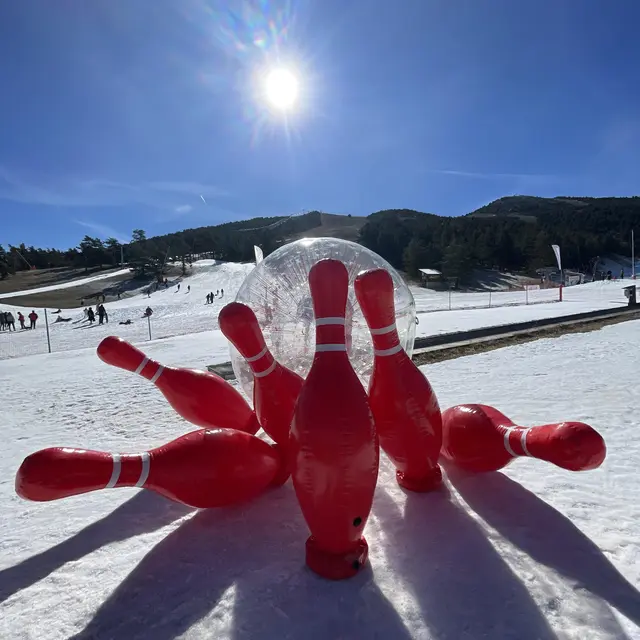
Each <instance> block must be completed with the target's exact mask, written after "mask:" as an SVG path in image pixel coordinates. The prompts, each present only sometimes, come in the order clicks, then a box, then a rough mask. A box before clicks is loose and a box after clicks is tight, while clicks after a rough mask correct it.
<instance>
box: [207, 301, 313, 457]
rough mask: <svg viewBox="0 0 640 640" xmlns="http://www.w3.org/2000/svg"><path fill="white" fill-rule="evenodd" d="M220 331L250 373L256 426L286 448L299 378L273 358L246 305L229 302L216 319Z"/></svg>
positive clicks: (299, 384) (300, 384) (299, 383)
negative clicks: (238, 353) (245, 362)
mask: <svg viewBox="0 0 640 640" xmlns="http://www.w3.org/2000/svg"><path fill="white" fill-rule="evenodd" d="M218 324H219V325H220V330H221V331H222V333H224V335H225V336H226V337H227V339H228V340H229V342H231V343H232V344H233V345H234V346H235V348H236V349H237V350H238V351H239V352H240V354H241V355H242V357H243V358H244V359H245V360H246V361H247V363H248V364H249V366H250V367H251V370H252V371H253V407H254V409H255V412H256V415H257V417H258V422H259V423H260V425H261V426H262V428H263V429H264V430H265V432H266V433H267V434H268V435H269V436H270V437H271V438H272V439H273V440H274V441H275V442H276V443H278V444H279V445H280V446H288V444H289V433H290V429H291V420H292V419H293V410H294V409H295V406H296V401H297V400H298V394H299V393H300V389H301V388H302V382H303V380H302V378H301V377H300V376H299V375H298V374H297V373H294V372H293V371H291V370H290V369H287V367H285V366H283V365H282V364H280V363H279V362H277V361H276V359H275V358H274V357H273V355H272V354H271V352H270V351H269V348H268V347H267V345H266V343H265V341H264V336H263V335H262V331H261V330H260V325H259V324H258V319H257V318H256V316H255V313H253V311H252V310H251V308H250V307H248V306H247V305H246V304H242V303H241V302H231V303H229V304H228V305H226V306H225V307H224V308H223V309H222V311H220V315H219V316H218Z"/></svg>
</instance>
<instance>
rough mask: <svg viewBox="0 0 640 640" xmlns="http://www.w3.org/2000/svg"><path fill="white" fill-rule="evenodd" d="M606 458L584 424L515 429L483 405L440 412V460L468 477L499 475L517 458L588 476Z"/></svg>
mask: <svg viewBox="0 0 640 640" xmlns="http://www.w3.org/2000/svg"><path fill="white" fill-rule="evenodd" d="M606 454H607V449H606V445H605V443H604V440H603V439H602V436H601V435H600V434H599V433H598V432H597V431H596V430H595V429H593V428H592V427H590V426H589V425H588V424H585V423H584V422H559V423H556V424H545V425H541V426H538V427H530V428H525V427H519V426H517V425H516V424H514V423H513V421H512V420H511V419H510V418H507V416H505V415H504V414H503V413H500V411H498V410H497V409H494V408H493V407H489V406H487V405H484V404H461V405H458V406H455V407H451V408H449V409H446V410H445V411H443V412H442V456H443V457H444V458H445V459H447V460H449V461H450V462H453V463H454V464H455V465H456V466H458V467H460V468H462V469H465V470H467V471H475V472H483V471H497V470H498V469H502V468H503V467H505V466H506V465H508V464H509V463H510V462H511V461H512V460H513V459H514V458H516V457H518V456H529V457H531V458H539V459H540V460H546V461H547V462H551V463H552V464H555V465H556V466H558V467H561V468H562V469H567V470H568V471H586V470H589V469H596V468H597V467H599V466H600V465H601V464H602V462H603V461H604V459H605V456H606Z"/></svg>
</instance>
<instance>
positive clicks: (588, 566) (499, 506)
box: [0, 314, 640, 640]
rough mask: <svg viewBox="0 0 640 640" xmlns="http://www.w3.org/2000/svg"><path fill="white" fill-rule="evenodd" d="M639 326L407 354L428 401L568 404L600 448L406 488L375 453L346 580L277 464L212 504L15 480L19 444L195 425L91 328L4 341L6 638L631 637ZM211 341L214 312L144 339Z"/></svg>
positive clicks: (112, 445) (115, 439) (157, 353)
mask: <svg viewBox="0 0 640 640" xmlns="http://www.w3.org/2000/svg"><path fill="white" fill-rule="evenodd" d="M435 315H442V314H434V316H435ZM639 342H640V322H638V321H635V322H626V323H622V324H618V325H613V326H609V327H606V328H604V329H602V330H600V331H595V332H592V333H586V334H572V335H566V336H563V337H561V338H557V339H544V340H538V341H536V342H532V343H528V344H523V345H519V346H514V347H510V348H507V349H501V350H495V351H491V352H487V353H483V354H479V355H475V356H471V357H466V358H460V359H457V360H452V361H447V362H442V363H439V364H435V365H431V366H429V367H425V368H423V370H424V371H425V373H426V374H427V375H428V377H429V379H430V380H431V383H432V385H433V387H434V389H435V391H436V393H437V394H438V397H439V400H440V404H441V406H442V407H443V408H444V407H448V406H451V405H454V404H458V403H463V402H484V403H488V404H492V405H494V406H497V407H498V408H500V409H501V410H502V411H504V412H505V413H506V414H507V415H509V416H510V417H512V418H513V419H515V420H516V421H517V422H519V423H520V424H524V425H529V424H536V423H538V424H541V423H544V422H551V421H560V420H562V419H574V420H583V421H586V422H588V423H590V424H592V425H593V426H594V427H595V428H596V429H598V430H599V431H600V432H601V433H602V434H603V436H604V437H605V439H606V442H607V447H608V457H607V460H606V462H605V464H604V465H603V467H602V468H600V469H598V470H595V471H590V472H584V473H571V472H568V471H563V470H561V469H558V468H556V467H554V466H552V465H550V464H547V463H544V462H541V461H537V460H532V459H518V460H515V461H514V462H513V464H512V465H511V466H509V467H508V468H507V469H506V470H505V471H504V472H501V473H495V474H487V475H481V476H465V475H464V474H462V473H460V472H455V471H453V470H448V479H447V483H446V489H443V490H442V491H438V492H435V493H432V494H424V495H416V494H411V495H409V494H407V493H405V492H404V491H402V490H401V489H400V488H399V487H398V486H397V485H396V483H395V480H394V474H393V469H392V467H391V466H390V464H389V463H388V461H387V460H386V458H384V457H383V458H382V463H381V473H380V478H379V484H378V489H377V492H376V496H375V501H374V508H373V513H372V516H371V518H370V520H369V523H368V525H367V528H366V531H365V534H366V536H367V539H368V541H369V545H370V560H371V561H370V567H369V568H368V569H366V570H365V571H364V572H363V573H362V574H360V575H359V576H358V577H356V578H353V579H351V580H348V581H344V582H340V583H334V582H328V581H324V580H322V579H320V578H318V577H316V576H315V575H313V574H312V573H311V572H310V571H308V570H307V569H306V568H305V566H304V542H305V539H306V537H307V529H306V526H305V523H304V520H303V519H302V516H301V514H300V511H299V508H298V505H297V503H296V500H295V495H294V492H293V490H292V486H291V482H288V483H287V484H286V485H285V486H284V487H282V488H279V489H276V490H272V491H270V492H268V493H266V494H265V495H263V496H262V497H261V498H259V499H257V500H255V501H253V502H251V503H248V504H246V505H242V506H238V507H235V508H229V509H223V510H208V511H194V510H191V509H189V508H187V507H184V506H181V505H178V504H173V503H171V502H169V501H167V500H165V499H163V498H161V497H159V496H156V495H155V494H153V493H151V492H148V491H144V490H136V489H116V490H107V491H100V492H95V493H90V494H85V495H82V496H76V497H72V498H68V499H65V500H61V501H58V502H50V503H30V502H26V501H23V500H21V499H20V498H18V497H17V496H16V495H15V493H14V484H13V478H14V475H15V472H16V470H17V468H18V466H19V465H20V463H21V461H22V460H23V458H24V457H25V456H27V455H28V454H29V453H31V452H33V451H35V450H38V449H40V448H43V447H48V446H72V447H86V448H94V449H102V450H110V451H120V452H137V451H141V450H147V449H149V448H152V447H155V446H157V445H159V444H161V443H163V442H166V441H169V440H171V439H173V438H175V437H177V436H179V435H181V434H183V433H185V432H187V431H190V430H191V429H192V427H191V426H190V425H188V424H187V423H186V422H184V421H183V420H182V419H180V418H179V417H178V416H177V415H176V414H175V413H174V412H173V411H172V410H171V409H170V407H169V406H168V405H167V403H166V402H165V400H164V398H163V397H162V395H161V394H160V392H159V391H158V390H157V389H156V388H155V387H154V386H153V385H151V384H150V383H149V382H148V381H146V380H143V379H142V378H140V377H138V376H135V375H133V374H131V373H127V372H123V371H121V370H118V369H114V368H111V367H108V366H106V365H105V364H103V363H102V362H100V361H99V360H98V358H97V357H96V355H95V353H94V351H93V349H85V350H78V351H74V352H67V353H54V354H53V355H36V356H30V357H25V358H22V359H19V360H18V359H16V360H9V361H5V362H2V363H1V364H0V389H2V405H1V406H2V430H3V437H4V442H5V444H4V446H3V447H2V448H0V503H1V504H2V519H1V522H2V525H1V526H2V535H1V536H0V637H2V638H11V639H12V640H32V639H33V640H43V639H46V640H58V639H60V640H62V639H66V638H77V639H89V638H91V639H103V638H104V639H106V638H114V639H115V638H127V639H128V640H135V639H137V638H153V640H163V639H166V640H169V639H173V638H178V637H179V638H185V639H197V638H216V640H225V639H233V640H240V639H246V640H260V639H265V640H267V639H268V640H271V639H272V638H279V639H287V638H291V639H296V640H297V639H300V638H304V639H305V640H313V639H316V638H317V639H319V640H320V639H322V640H325V639H327V638H331V639H333V638H349V639H352V638H363V639H364V638H367V639H369V638H380V639H385V640H386V639H389V638H393V639H406V640H409V639H413V640H415V639H419V640H422V639H432V638H433V639H436V638H437V639H441V638H442V639H445V638H446V639H452V640H463V639H470V640H473V639H475V638H496V639H498V638H499V639H501V640H502V639H514V640H530V639H531V640H533V639H535V640H547V639H549V640H551V639H552V638H560V639H567V640H568V639H571V640H585V639H586V638H588V639H589V640H604V639H614V638H615V639H620V640H622V639H625V638H629V639H632V640H634V639H640V628H639V625H640V595H639V592H638V588H640V503H639V502H638V495H640V473H638V460H639V459H640V441H639V440H638V437H637V432H638V409H637V404H638V402H637V391H636V385H635V384H634V383H635V380H636V377H637V354H636V351H635V350H634V349H631V348H629V347H630V345H636V344H638V343H639ZM215 349H216V347H215V345H214V344H213V343H212V340H211V332H209V333H201V334H195V335H189V336H181V337H176V338H171V339H166V340H158V341H153V342H151V343H149V345H147V347H146V351H147V352H148V354H149V355H150V356H152V357H154V358H157V359H158V360H160V361H161V362H163V363H165V364H172V365H180V366H190V367H204V366H205V365H206V364H208V363H209V362H210V361H211V360H212V359H213V358H214V357H215V355H216V352H215Z"/></svg>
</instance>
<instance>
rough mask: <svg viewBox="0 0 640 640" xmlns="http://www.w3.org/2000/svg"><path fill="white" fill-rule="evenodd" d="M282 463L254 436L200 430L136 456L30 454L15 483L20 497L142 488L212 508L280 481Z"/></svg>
mask: <svg viewBox="0 0 640 640" xmlns="http://www.w3.org/2000/svg"><path fill="white" fill-rule="evenodd" d="M281 464H282V460H281V457H280V455H279V453H278V452H277V451H276V450H275V449H274V448H273V447H272V446H271V445H269V444H268V443H267V442H265V441H264V440H261V439H260V438H258V437H256V436H253V435H251V434H248V433H244V432H242V431H237V430H234V429H211V430H204V429H201V430H198V431H193V432H191V433H187V434H186V435H184V436H182V437H180V438H177V439H176V440H173V441H171V442H169V443H167V444H164V445H162V446H160V447H158V448H156V449H152V450H151V451H147V452H144V453H137V454H119V453H107V452H104V451H91V450H86V449H68V448H62V447H55V448H50V449H42V450H41V451H37V452H36V453H33V454H31V455H30V456H28V457H27V458H25V460H24V461H23V463H22V464H21V465H20V468H19V469H18V473H17V474H16V485H15V486H16V493H17V494H18V495H19V496H20V497H21V498H25V499H26V500H34V501H37V502H47V501H50V500H59V499H60V498H66V497H69V496H74V495H78V494H82V493H88V492H89V491H99V490H101V489H111V488H117V487H140V488H143V489H150V490H151V491H155V492H156V493H159V494H161V495H163V496H165V497H166V498H169V499H170V500H174V501H176V502H181V503H183V504H186V505H188V506H190V507H196V508H200V509H207V508H210V507H224V506H228V505H232V504H237V503H240V502H244V501H246V500H249V499H251V498H254V497H256V496H258V495H259V494H261V493H262V492H263V491H264V490H265V489H267V487H268V486H269V485H272V484H278V483H279V478H278V477H279V474H280V473H281V469H280V467H281Z"/></svg>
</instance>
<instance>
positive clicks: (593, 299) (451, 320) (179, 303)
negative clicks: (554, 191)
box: [0, 260, 635, 360]
mask: <svg viewBox="0 0 640 640" xmlns="http://www.w3.org/2000/svg"><path fill="white" fill-rule="evenodd" d="M253 268H254V265H253V264H236V263H221V262H216V261H215V260H200V261H198V262H195V263H194V265H193V275H191V276H189V277H186V278H184V279H183V280H182V282H181V286H180V290H179V291H178V290H177V286H170V287H169V288H167V289H163V288H161V289H160V290H159V291H156V292H154V293H152V294H151V297H147V295H146V294H143V293H142V291H139V292H138V293H137V295H134V296H132V297H129V298H125V299H122V300H113V301H109V302H107V303H106V304H105V307H106V309H107V313H108V315H109V323H108V324H105V325H102V326H99V325H98V324H97V322H96V323H95V324H94V325H93V326H88V325H87V323H86V322H85V321H84V315H83V313H82V311H81V310H79V309H68V310H67V309H62V310H61V311H62V313H61V314H60V315H61V317H63V318H70V319H71V321H70V322H68V323H55V322H54V321H55V319H56V315H55V314H52V313H51V312H52V311H53V310H52V309H49V324H50V337H51V350H52V351H54V352H60V351H69V350H73V349H82V348H88V347H94V348H95V347H97V345H98V344H99V342H100V340H102V338H104V337H105V336H107V335H111V334H116V335H119V336H121V337H123V338H125V339H126V340H129V341H131V342H135V343H139V342H144V341H147V340H148V339H149V326H148V323H147V320H146V319H143V318H142V314H143V313H144V310H145V309H146V307H147V306H151V308H152V309H153V316H152V317H151V336H152V338H153V339H162V338H167V337H172V336H179V335H187V334H191V333H197V332H203V331H207V332H209V340H210V341H211V343H212V344H215V345H216V350H218V347H220V346H222V347H221V348H222V350H223V351H226V340H225V338H224V336H223V335H222V334H221V333H220V331H219V330H218V322H217V318H218V313H219V311H220V309H221V308H222V307H223V306H224V305H225V304H226V303H227V302H229V301H230V300H232V299H233V298H234V297H235V295H236V293H237V291H238V289H239V288H240V285H241V284H242V281H243V280H244V278H245V277H246V275H247V274H248V273H249V272H250V271H251V270H252V269H253ZM632 283H635V281H632V280H625V281H616V282H614V281H605V282H595V283H590V284H584V285H578V286H574V287H567V288H565V290H564V301H563V302H562V303H558V302H557V300H558V290H557V289H540V290H533V291H528V292H526V293H525V292H524V291H505V292H495V291H493V292H491V294H489V293H488V292H482V293H457V292H452V294H451V308H452V310H451V311H449V310H448V309H449V293H448V292H435V291H430V290H428V289H424V288H420V287H411V290H412V292H413V295H414V297H415V300H416V310H417V313H418V319H419V323H420V324H419V325H418V327H416V335H417V336H429V335H436V334H441V333H451V332H454V331H464V330H468V329H476V328H481V327H488V326H496V325H503V324H511V323H514V322H522V321H526V320H536V319H540V318H551V317H558V316H563V315H570V314H576V313H582V312H584V311H592V310H595V309H609V308H619V307H623V306H625V305H626V298H625V297H624V295H623V293H622V287H623V286H624V285H625V284H632ZM189 286H190V287H191V290H190V291H188V287H189ZM218 289H224V298H220V297H217V298H215V299H214V303H213V304H210V305H207V304H205V296H206V295H207V294H208V293H209V292H210V291H213V292H214V293H215V292H216V290H218ZM526 302H528V303H529V304H525V303H526ZM489 305H491V306H490V308H488V307H489ZM18 309H19V307H15V306H7V305H6V304H4V305H3V304H0V311H9V310H11V311H12V312H13V314H14V316H16V318H17V311H18ZM30 311H31V307H26V308H22V312H23V314H24V315H25V316H27V315H28V313H29V312H30ZM36 312H37V313H38V314H39V316H40V317H39V320H38V328H37V329H36V330H35V331H20V330H18V331H16V332H15V333H13V332H11V333H9V332H6V331H5V332H3V333H0V360H2V359H6V358H15V357H22V356H26V355H33V354H38V353H46V352H47V350H48V345H47V337H46V332H45V331H44V312H43V311H42V310H41V309H36ZM127 319H129V320H131V321H132V324H131V325H126V326H125V325H120V324H119V323H120V322H123V321H125V320H127ZM18 326H19V325H18ZM224 359H225V360H226V359H228V357H226V356H225V358H224Z"/></svg>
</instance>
